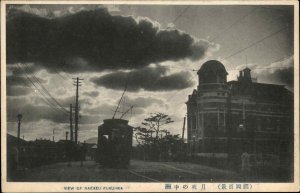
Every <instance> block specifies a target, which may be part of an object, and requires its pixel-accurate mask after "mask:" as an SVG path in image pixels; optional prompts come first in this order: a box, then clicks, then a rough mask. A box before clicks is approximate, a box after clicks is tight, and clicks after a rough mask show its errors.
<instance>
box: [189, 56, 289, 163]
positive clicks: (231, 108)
mask: <svg viewBox="0 0 300 193" xmlns="http://www.w3.org/2000/svg"><path fill="white" fill-rule="evenodd" d="M197 74H198V83H199V84H198V86H197V89H195V90H194V91H193V93H192V94H191V95H189V96H188V101H187V103H186V104H187V133H188V137H187V138H188V139H187V140H188V144H189V147H190V153H191V154H193V155H195V156H199V157H201V156H208V155H218V156H219V157H224V158H226V157H228V155H229V154H234V155H239V154H241V153H242V152H245V151H247V152H248V153H249V152H250V153H256V154H257V153H266V154H275V155H278V156H279V152H280V153H281V154H282V155H283V154H285V156H287V154H288V155H289V156H291V155H292V154H291V152H290V149H291V148H292V147H291V146H292V144H293V143H292V142H291V140H290V139H291V138H290V135H291V134H292V133H293V108H292V107H293V93H292V92H290V91H289V90H287V89H286V88H285V87H284V86H283V85H275V84H263V83H257V82H256V80H255V79H253V78H252V77H251V70H250V69H249V68H245V69H244V70H242V71H240V73H239V76H238V78H237V80H236V81H229V82H227V75H228V73H227V71H226V69H225V67H224V65H223V64H222V63H221V62H219V61H217V60H210V61H207V62H205V63H204V64H203V65H202V66H201V68H200V69H199V71H198V72H197ZM284 152H285V153H284ZM282 155H280V157H282Z"/></svg>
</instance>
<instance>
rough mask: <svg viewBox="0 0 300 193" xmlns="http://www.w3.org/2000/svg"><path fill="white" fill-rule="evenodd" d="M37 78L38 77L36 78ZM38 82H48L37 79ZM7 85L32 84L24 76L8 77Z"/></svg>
mask: <svg viewBox="0 0 300 193" xmlns="http://www.w3.org/2000/svg"><path fill="white" fill-rule="evenodd" d="M36 78H37V77H36ZM37 80H38V81H39V82H40V83H41V84H44V83H46V82H47V81H46V80H44V79H41V78H37ZM6 84H7V86H8V87H9V86H30V85H31V82H30V81H29V80H28V79H27V78H26V77H24V76H15V75H11V76H7V77H6Z"/></svg>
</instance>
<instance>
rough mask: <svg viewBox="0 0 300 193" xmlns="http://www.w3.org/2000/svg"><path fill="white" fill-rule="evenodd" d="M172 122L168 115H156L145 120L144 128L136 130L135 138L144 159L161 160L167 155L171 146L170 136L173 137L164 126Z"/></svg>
mask: <svg viewBox="0 0 300 193" xmlns="http://www.w3.org/2000/svg"><path fill="white" fill-rule="evenodd" d="M172 122H174V121H173V120H172V119H171V118H170V117H169V116H168V115H166V114H164V113H156V114H151V116H150V117H148V118H146V119H144V121H143V122H142V125H143V127H136V128H134V137H135V140H136V141H137V143H138V147H139V148H140V149H141V150H142V152H143V157H144V159H145V157H147V158H149V159H151V160H158V159H159V160H161V157H162V154H166V153H167V149H168V148H169V147H170V144H171V142H170V140H169V139H170V137H168V136H171V135H169V134H170V132H169V131H168V130H166V129H164V127H163V126H165V125H167V124H169V123H172ZM163 133H164V135H163ZM159 134H160V135H159ZM169 143H170V144H169Z"/></svg>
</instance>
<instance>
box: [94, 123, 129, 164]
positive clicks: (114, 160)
mask: <svg viewBox="0 0 300 193" xmlns="http://www.w3.org/2000/svg"><path fill="white" fill-rule="evenodd" d="M132 133H133V127H131V126H129V125H128V120H124V119H114V118H113V119H106V120H104V123H103V124H102V125H100V126H99V127H98V148H97V154H96V157H95V158H96V161H97V162H98V163H100V164H101V165H102V166H103V167H108V168H127V167H128V166H129V164H130V155H131V149H132Z"/></svg>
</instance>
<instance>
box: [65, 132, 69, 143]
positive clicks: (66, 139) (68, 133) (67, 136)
mask: <svg viewBox="0 0 300 193" xmlns="http://www.w3.org/2000/svg"><path fill="white" fill-rule="evenodd" d="M68 134H69V132H68V131H66V142H67V141H68Z"/></svg>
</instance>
